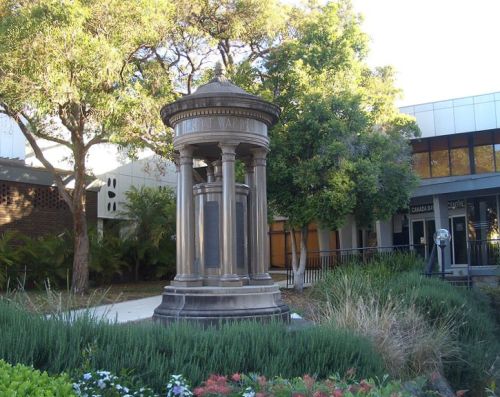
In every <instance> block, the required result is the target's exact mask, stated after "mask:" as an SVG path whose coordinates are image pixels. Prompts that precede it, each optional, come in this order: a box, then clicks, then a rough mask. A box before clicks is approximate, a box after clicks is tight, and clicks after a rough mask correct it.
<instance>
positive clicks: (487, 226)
mask: <svg viewBox="0 0 500 397" xmlns="http://www.w3.org/2000/svg"><path fill="white" fill-rule="evenodd" d="M467 222H468V224H467V231H468V235H469V246H470V261H471V265H473V266H479V265H481V266H485V265H496V264H498V263H499V262H500V261H499V259H500V250H499V247H500V246H499V240H498V238H499V232H498V213H497V198H496V196H488V197H476V198H473V199H468V200H467Z"/></svg>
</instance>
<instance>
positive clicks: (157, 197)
mask: <svg viewBox="0 0 500 397" xmlns="http://www.w3.org/2000/svg"><path fill="white" fill-rule="evenodd" d="M125 195H126V197H127V201H126V202H125V203H124V208H125V210H124V211H123V213H122V215H123V216H124V217H126V218H128V219H129V220H130V222H129V225H128V228H127V231H126V237H125V239H126V241H125V245H126V246H127V251H128V255H129V257H130V258H131V262H132V264H133V266H134V268H135V278H136V280H137V279H139V275H141V276H142V278H155V277H164V276H167V275H170V274H172V273H174V272H175V240H174V239H173V236H174V235H175V233H176V230H175V225H176V223H175V222H176V219H175V216H176V211H175V200H176V198H175V192H174V191H173V190H172V189H171V188H168V187H161V188H151V187H144V186H142V187H140V188H139V189H137V188H135V187H132V188H131V190H129V191H128V192H126V193H125Z"/></svg>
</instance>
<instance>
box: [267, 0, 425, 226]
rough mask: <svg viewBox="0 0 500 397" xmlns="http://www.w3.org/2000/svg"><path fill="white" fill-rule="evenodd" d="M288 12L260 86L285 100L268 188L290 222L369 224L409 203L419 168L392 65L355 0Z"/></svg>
mask: <svg viewBox="0 0 500 397" xmlns="http://www.w3.org/2000/svg"><path fill="white" fill-rule="evenodd" d="M310 7H311V9H310V10H308V12H306V13H304V14H300V13H298V14H297V15H296V19H295V18H291V21H290V24H291V25H292V26H293V34H292V37H291V38H290V39H289V40H287V41H285V42H284V43H283V44H282V45H281V46H279V47H278V48H276V49H275V51H273V52H272V53H271V54H270V55H269V57H268V58H267V59H266V62H265V67H266V68H267V73H268V75H269V78H268V79H267V80H266V81H265V82H264V84H263V86H262V92H263V93H264V94H266V93H267V95H269V96H272V97H273V100H274V101H275V102H276V103H278V104H279V105H280V106H281V107H282V117H281V120H280V123H279V124H278V125H277V126H276V127H275V128H274V129H273V130H272V131H271V151H270V154H269V166H268V174H269V184H268V186H269V198H270V204H271V205H272V206H273V207H274V209H275V210H276V212H277V213H279V214H280V215H284V216H287V217H288V219H289V221H290V223H291V225H292V226H295V227H301V226H304V225H305V224H308V223H310V222H313V221H317V222H319V223H320V224H321V225H322V226H327V227H329V228H331V229H337V228H339V227H340V226H342V224H343V222H344V220H345V217H346V216H347V215H348V214H352V213H354V214H355V215H356V219H357V222H358V224H360V225H363V226H367V225H368V224H370V223H371V222H372V221H373V220H375V219H386V218H388V217H389V216H391V215H392V214H393V213H395V212H396V211H397V210H398V209H400V208H404V207H406V206H407V203H408V201H409V197H410V191H411V189H412V188H413V187H414V186H415V185H416V177H415V176H414V175H413V173H412V171H411V166H410V159H411V157H410V151H409V146H408V142H407V140H406V138H408V137H411V136H413V135H414V134H415V133H418V128H417V127H416V124H415V122H414V121H412V120H411V119H410V118H408V117H407V116H404V115H401V114H399V113H398V111H397V109H396V107H395V105H394V100H395V98H396V97H397V95H398V91H397V90H396V89H395V88H394V85H393V84H394V72H393V70H392V69H391V68H380V69H377V70H375V71H371V70H370V69H369V68H368V66H367V64H366V62H365V60H364V59H365V56H366V53H367V38H366V36H365V35H364V33H362V32H361V30H360V22H359V18H358V16H357V15H356V14H355V13H354V12H353V10H352V7H351V4H350V2H349V1H343V0H342V1H332V2H329V3H327V4H325V5H324V6H316V5H313V6H311V5H310Z"/></svg>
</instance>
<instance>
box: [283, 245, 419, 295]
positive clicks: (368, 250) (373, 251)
mask: <svg viewBox="0 0 500 397" xmlns="http://www.w3.org/2000/svg"><path fill="white" fill-rule="evenodd" d="M425 251H426V250H425V244H415V245H392V246H387V247H364V248H352V249H338V250H331V251H309V252H308V253H307V260H306V268H305V271H304V283H305V284H313V283H315V282H317V281H319V280H321V279H322V278H323V277H324V275H325V274H326V272H328V271H329V270H332V269H334V268H335V267H338V266H345V265H349V264H353V263H355V264H369V263H370V262H372V261H373V260H379V259H383V258H389V257H392V256H393V255H395V254H397V253H401V252H412V253H414V254H415V255H419V256H422V255H424V253H425ZM422 257H423V256H422ZM299 260H300V254H299V253H297V262H298V261H299ZM294 281H295V280H294V274H293V269H292V254H291V253H288V254H287V258H286V284H287V287H288V286H291V285H293V284H294Z"/></svg>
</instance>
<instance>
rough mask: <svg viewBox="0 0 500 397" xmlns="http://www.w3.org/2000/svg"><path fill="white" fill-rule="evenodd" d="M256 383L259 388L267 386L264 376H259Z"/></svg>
mask: <svg viewBox="0 0 500 397" xmlns="http://www.w3.org/2000/svg"><path fill="white" fill-rule="evenodd" d="M258 381H259V385H260V386H261V387H264V386H265V385H266V384H267V379H266V377H265V376H259V378H258Z"/></svg>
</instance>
